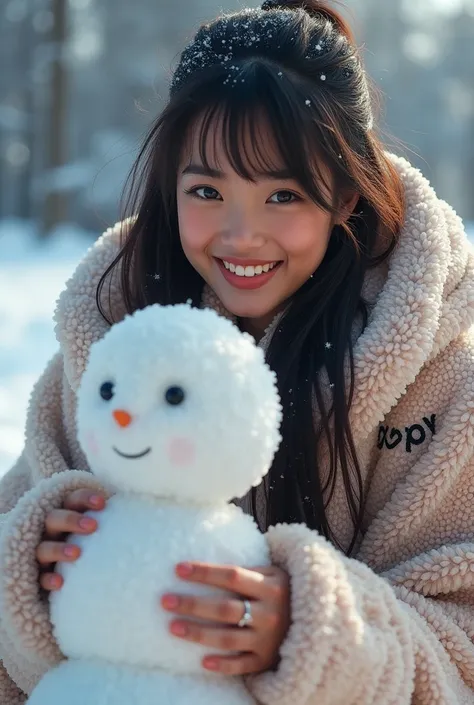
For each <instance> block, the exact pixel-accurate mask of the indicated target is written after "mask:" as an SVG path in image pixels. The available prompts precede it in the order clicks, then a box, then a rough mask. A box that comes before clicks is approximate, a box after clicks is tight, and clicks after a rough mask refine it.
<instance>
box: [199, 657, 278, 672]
mask: <svg viewBox="0 0 474 705" xmlns="http://www.w3.org/2000/svg"><path fill="white" fill-rule="evenodd" d="M202 665H203V666H204V668H205V669H206V670H208V671H217V672H219V673H222V674H224V675H226V676H245V675H248V674H250V673H260V671H263V670H264V669H265V665H264V664H262V662H261V660H260V659H259V658H258V656H256V655H255V654H252V653H247V654H240V655H239V656H206V657H205V658H204V659H203V662H202Z"/></svg>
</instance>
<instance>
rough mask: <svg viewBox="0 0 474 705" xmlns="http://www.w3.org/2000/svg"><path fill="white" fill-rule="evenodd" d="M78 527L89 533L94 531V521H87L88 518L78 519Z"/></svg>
mask: <svg viewBox="0 0 474 705" xmlns="http://www.w3.org/2000/svg"><path fill="white" fill-rule="evenodd" d="M79 526H80V527H81V529H85V530H86V531H89V530H92V529H95V521H94V519H89V517H83V518H82V519H79Z"/></svg>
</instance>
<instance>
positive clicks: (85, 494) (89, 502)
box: [63, 490, 106, 512]
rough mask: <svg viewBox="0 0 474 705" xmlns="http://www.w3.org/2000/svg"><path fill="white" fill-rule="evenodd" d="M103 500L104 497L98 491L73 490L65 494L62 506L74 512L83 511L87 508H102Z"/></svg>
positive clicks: (103, 505)
mask: <svg viewBox="0 0 474 705" xmlns="http://www.w3.org/2000/svg"><path fill="white" fill-rule="evenodd" d="M105 502H106V500H105V497H104V495H102V494H101V493H100V492H91V491H90V490H74V492H71V493H70V494H68V495H67V497H66V499H65V500H64V504H63V507H64V509H72V510H73V511H76V512H85V511H87V510H88V509H103V508H104V507H105Z"/></svg>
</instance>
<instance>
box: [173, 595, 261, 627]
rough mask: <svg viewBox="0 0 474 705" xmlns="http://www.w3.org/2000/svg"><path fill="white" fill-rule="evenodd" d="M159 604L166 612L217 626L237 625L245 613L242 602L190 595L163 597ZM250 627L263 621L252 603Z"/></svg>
mask: <svg viewBox="0 0 474 705" xmlns="http://www.w3.org/2000/svg"><path fill="white" fill-rule="evenodd" d="M161 604H162V606H163V607H164V609H165V610H167V611H168V612H173V613H174V614H179V615H183V616H186V617H196V618H197V619H204V620H207V621H208V622H217V623H218V624H232V625H237V624H238V623H239V622H240V620H241V619H242V617H243V616H244V613H245V605H244V603H243V601H242V600H230V599H228V600H225V599H224V600H221V599H217V598H215V597H193V596H191V595H164V596H163V597H162V599H161ZM251 608H252V626H255V627H258V626H259V623H260V622H262V621H263V620H262V619H260V618H261V609H260V607H259V603H258V602H253V603H252V605H251Z"/></svg>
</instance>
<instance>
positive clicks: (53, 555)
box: [36, 541, 81, 565]
mask: <svg viewBox="0 0 474 705" xmlns="http://www.w3.org/2000/svg"><path fill="white" fill-rule="evenodd" d="M80 555H81V549H80V548H79V546H74V545H73V544H70V543H64V542H63V541H42V542H41V543H40V544H39V545H38V547H37V549H36V560H37V561H38V563H39V564H40V565H52V564H53V563H58V562H61V561H62V562H65V563H72V562H74V561H76V560H77V559H78V558H79V556H80Z"/></svg>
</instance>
